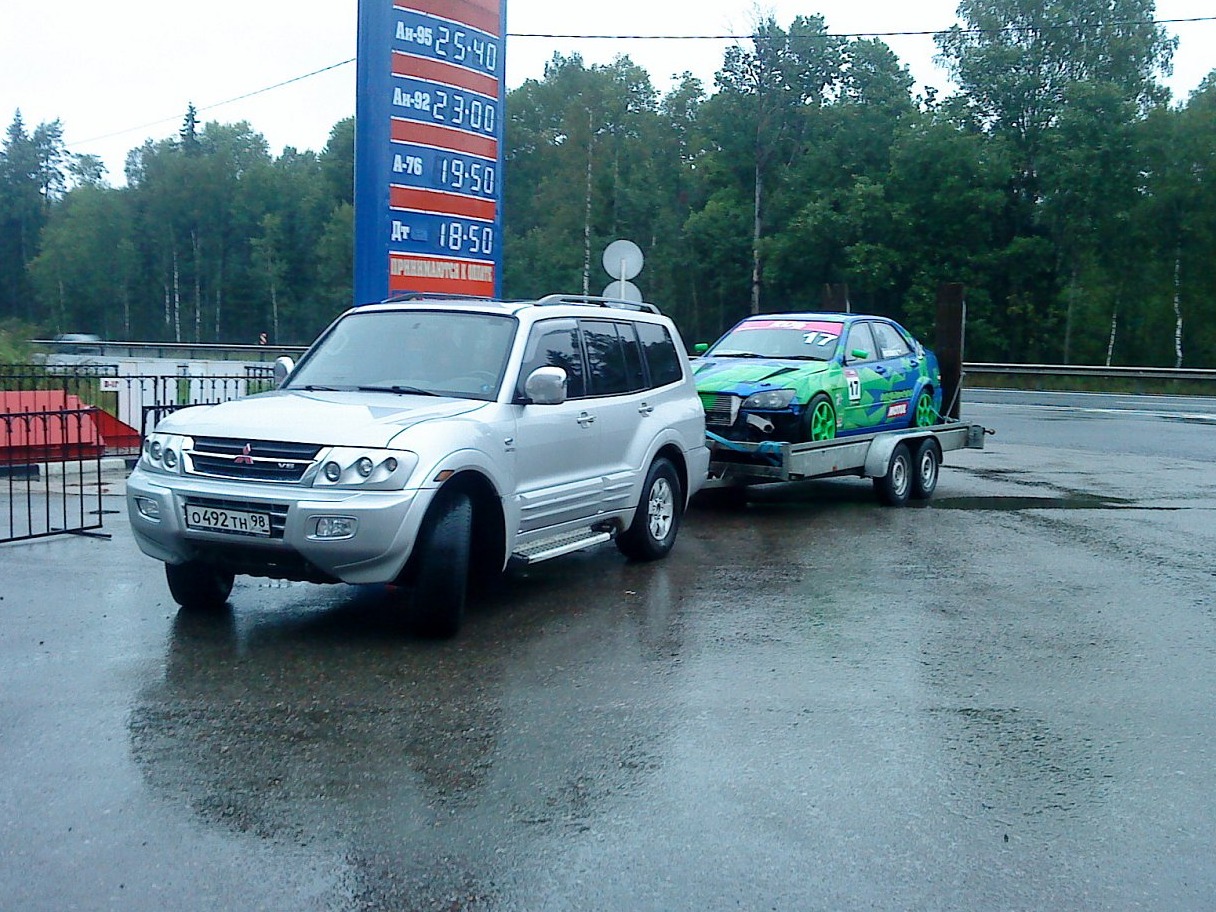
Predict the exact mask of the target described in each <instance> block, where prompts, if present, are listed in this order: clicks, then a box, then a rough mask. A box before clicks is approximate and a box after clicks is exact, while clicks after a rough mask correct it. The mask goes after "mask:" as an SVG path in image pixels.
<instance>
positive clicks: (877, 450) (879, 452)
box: [862, 434, 933, 478]
mask: <svg viewBox="0 0 1216 912" xmlns="http://www.w3.org/2000/svg"><path fill="white" fill-rule="evenodd" d="M932 436H933V435H932V434H879V435H878V436H877V437H875V438H874V440H873V441H872V442H871V443H870V448H869V449H868V450H867V451H866V464H865V468H863V469H862V477H864V478H882V477H883V476H884V475H886V474H887V470H888V469H889V468H890V467H891V454H892V453H894V452H895V448H896V447H897V446H899V445H900V444H901V443H906V444H907V445H908V449H910V450H912V451H914V452H915V450H916V446H917V444H918V443H919V442H920V441H922V440H924V439H925V438H926V437H932Z"/></svg>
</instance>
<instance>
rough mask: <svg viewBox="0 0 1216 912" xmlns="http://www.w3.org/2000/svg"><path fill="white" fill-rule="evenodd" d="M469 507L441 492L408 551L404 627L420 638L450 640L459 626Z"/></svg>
mask: <svg viewBox="0 0 1216 912" xmlns="http://www.w3.org/2000/svg"><path fill="white" fill-rule="evenodd" d="M472 529H473V503H472V501H470V500H469V497H468V495H467V494H464V493H462V492H459V491H453V492H446V491H441V492H440V493H439V495H438V496H437V497H436V498H435V502H434V503H433V504H431V509H430V511H429V512H428V513H427V515H426V519H424V520H423V521H422V529H421V531H420V532H419V534H418V541H417V543H416V544H415V546H414V554H413V556H412V557H411V560H412V561H413V563H414V579H413V583H414V585H413V592H412V593H410V597H411V601H412V604H411V606H410V615H409V622H410V626H411V628H412V629H413V630H414V632H415V633H417V634H418V635H420V636H426V637H435V638H440V639H447V638H450V637H454V636H455V635H456V634H457V632H458V631H459V630H460V625H461V624H462V623H463V621H464V606H465V600H466V598H467V596H468V588H469V551H470V542H471V539H472Z"/></svg>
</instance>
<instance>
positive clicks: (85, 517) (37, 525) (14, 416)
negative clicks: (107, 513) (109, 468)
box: [0, 408, 103, 543]
mask: <svg viewBox="0 0 1216 912" xmlns="http://www.w3.org/2000/svg"><path fill="white" fill-rule="evenodd" d="M96 413H97V409H93V408H73V409H56V410H54V411H29V412H0V543H6V542H14V541H24V540H26V539H32V538H45V537H47V536H49V535H62V534H64V533H67V532H88V531H91V530H95V529H100V528H101V525H102V506H101V495H102V480H101V459H102V453H103V447H102V446H101V440H100V436H99V434H98V432H97V422H96Z"/></svg>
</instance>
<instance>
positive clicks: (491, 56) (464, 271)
mask: <svg viewBox="0 0 1216 912" xmlns="http://www.w3.org/2000/svg"><path fill="white" fill-rule="evenodd" d="M505 35H506V0H359V58H358V59H359V73H358V99H357V105H356V112H355V113H356V118H355V122H356V143H355V301H356V303H369V302H372V301H377V300H383V299H384V298H386V297H388V296H389V295H390V294H394V293H400V292H428V293H430V292H434V293H439V294H449V293H450V294H475V295H489V294H493V295H501V293H502V286H501V278H502V244H501V243H500V241H501V218H502V206H501V199H502V187H503V180H502V169H503V144H502V137H503V126H504V117H503V94H504V91H505V89H504V82H505V72H506V71H505V59H504V58H505V56H506V54H505V46H506V45H505Z"/></svg>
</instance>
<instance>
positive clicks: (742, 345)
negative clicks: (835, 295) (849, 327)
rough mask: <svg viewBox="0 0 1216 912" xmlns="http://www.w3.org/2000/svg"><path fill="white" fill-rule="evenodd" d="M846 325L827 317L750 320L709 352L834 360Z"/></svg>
mask: <svg viewBox="0 0 1216 912" xmlns="http://www.w3.org/2000/svg"><path fill="white" fill-rule="evenodd" d="M843 330H844V324H842V323H833V322H829V321H824V320H749V321H747V322H746V323H741V324H740V325H739V326H736V327H735V328H734V329H733V330H731V332H730V333H728V334H727V335H726V336H725V337H724V338H723V339H722V340H721V341H720V342H718V344H717V345H715V346H714V347H713V350H712V351H710V352H709V354H711V355H713V356H714V357H717V358H779V359H784V360H790V361H830V360H831V359H832V357H833V356H834V355H835V354H836V349H837V346H838V345H839V343H840V334H841V332H842V331H843Z"/></svg>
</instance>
